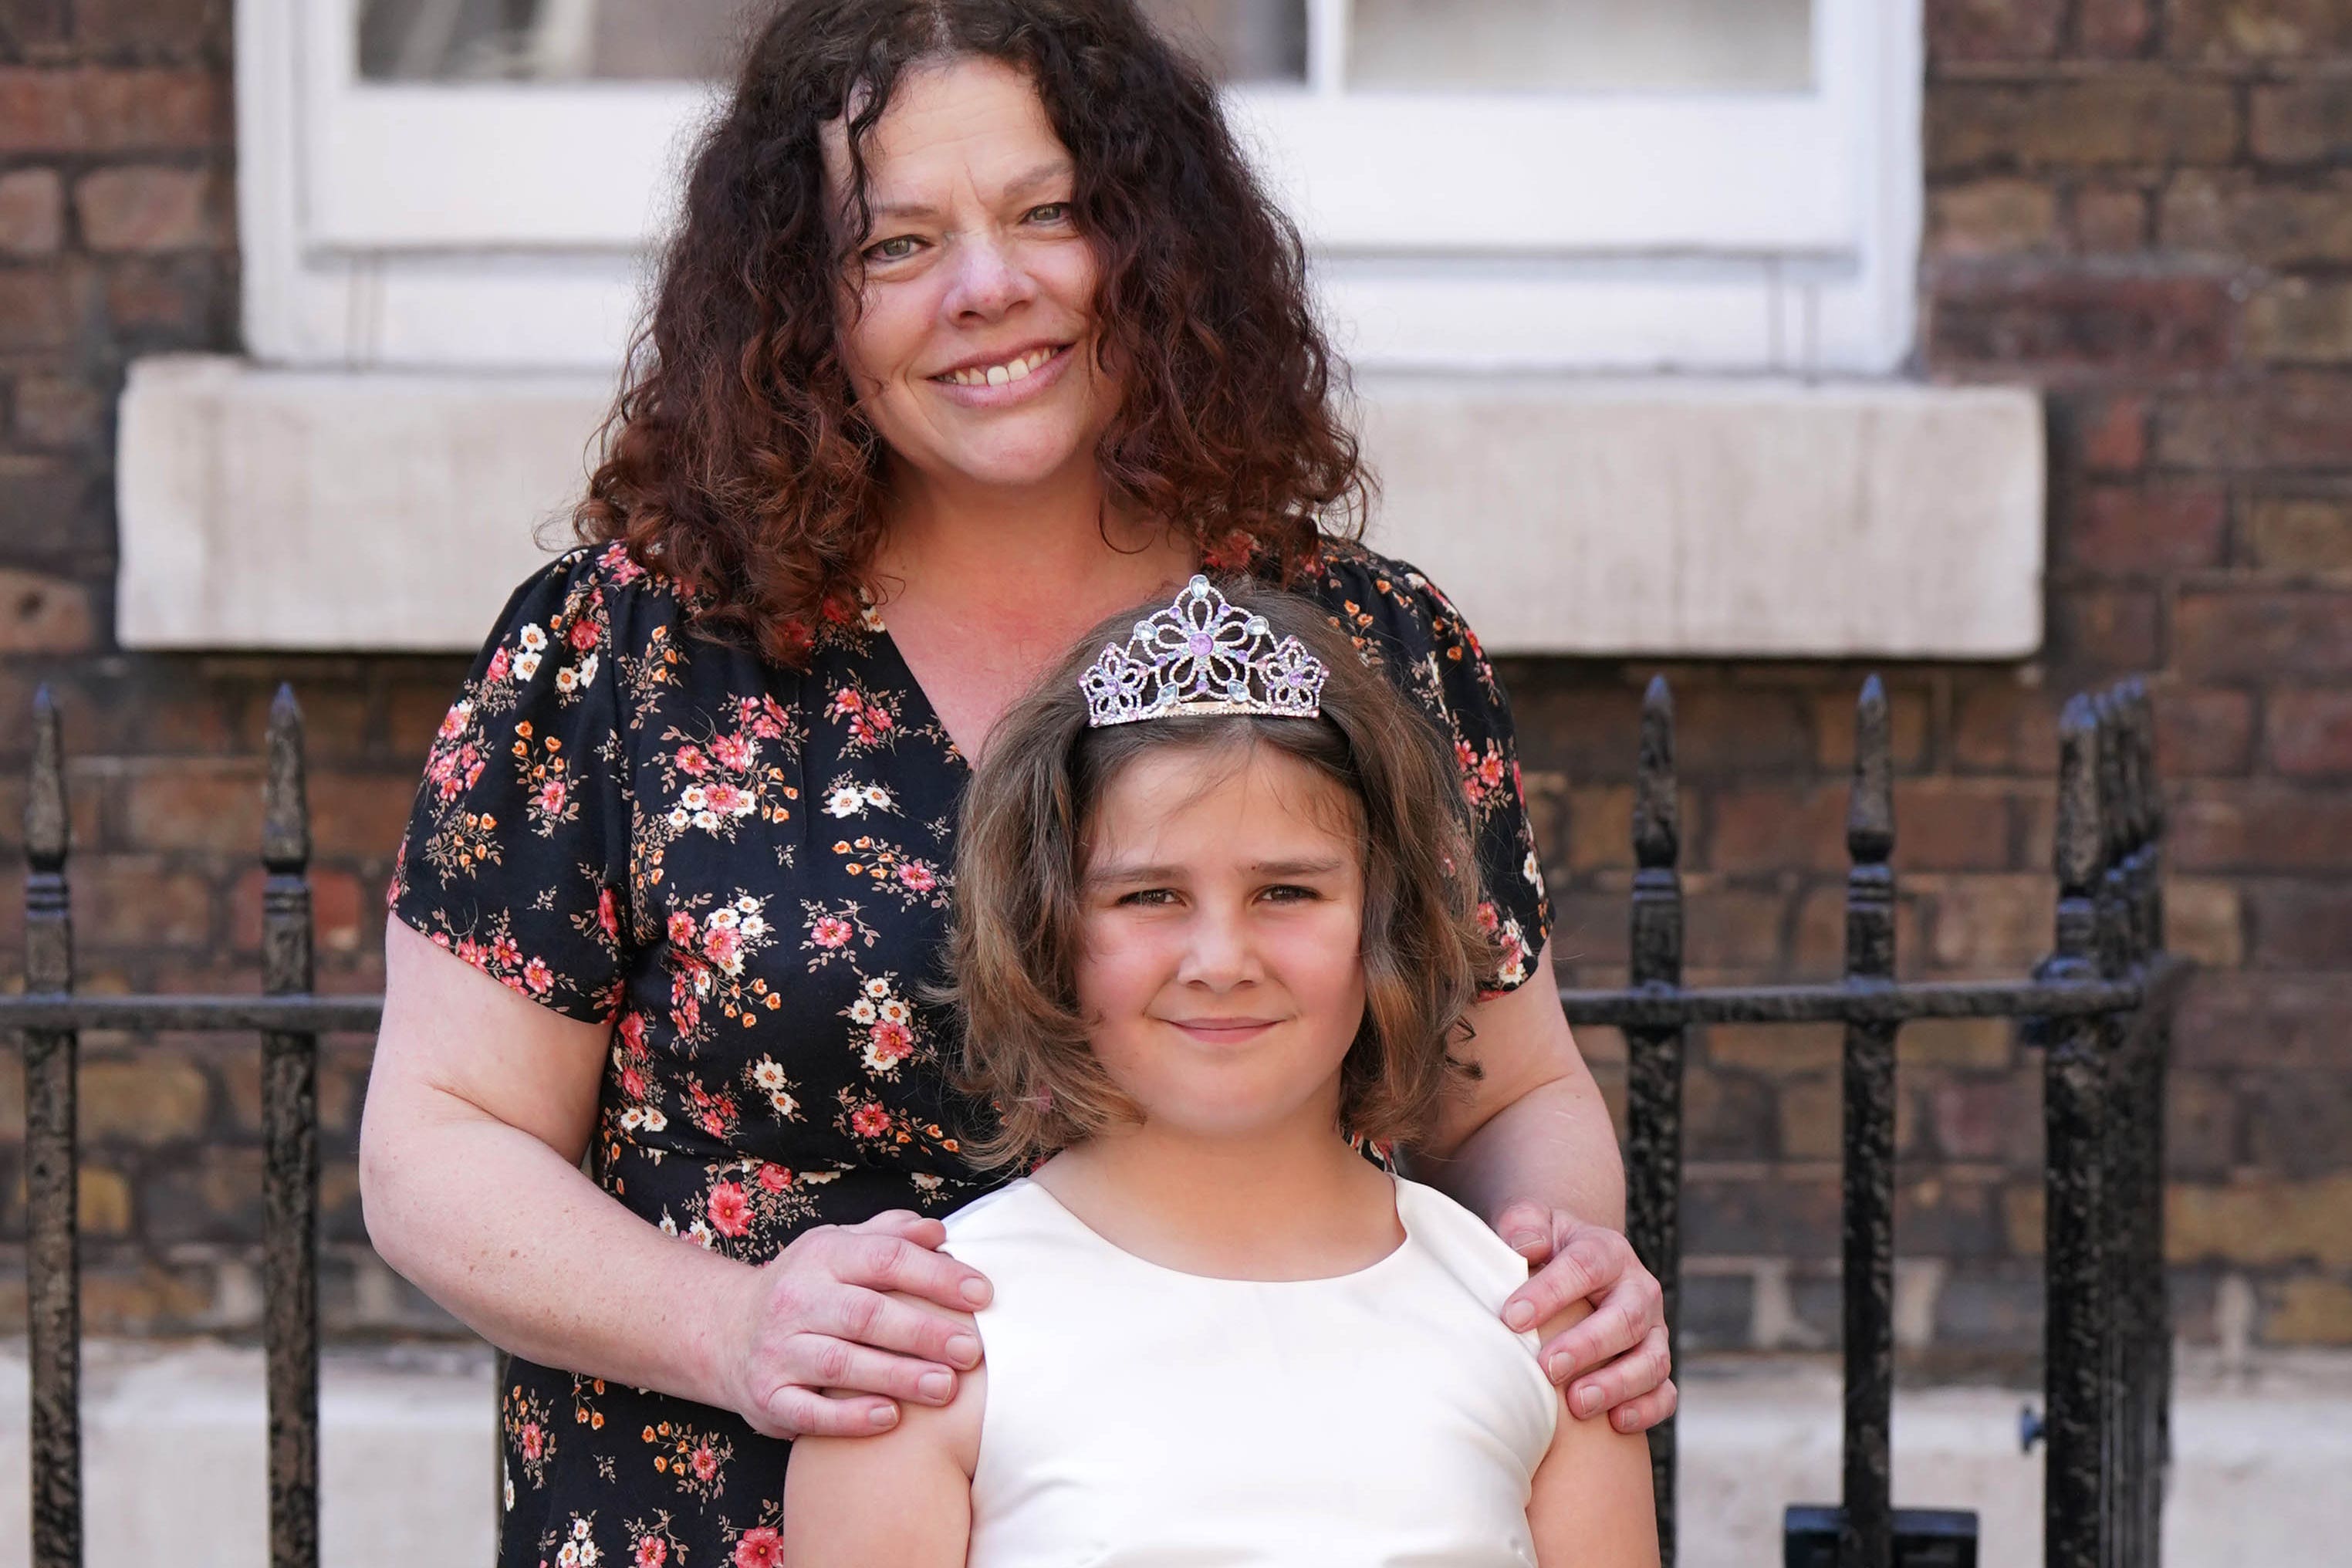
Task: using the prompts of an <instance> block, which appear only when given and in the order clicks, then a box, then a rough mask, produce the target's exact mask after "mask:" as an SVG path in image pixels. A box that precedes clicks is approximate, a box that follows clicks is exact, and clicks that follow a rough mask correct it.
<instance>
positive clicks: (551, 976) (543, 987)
mask: <svg viewBox="0 0 2352 1568" xmlns="http://www.w3.org/2000/svg"><path fill="white" fill-rule="evenodd" d="M522 983H523V984H525V985H528V986H530V988H531V991H532V993H533V994H536V995H541V996H544V995H546V994H548V993H549V992H550V991H552V990H553V989H554V988H555V972H554V971H553V970H551V969H550V968H548V967H547V960H545V959H543V958H534V959H532V960H531V961H530V963H526V964H524V965H523V968H522Z"/></svg>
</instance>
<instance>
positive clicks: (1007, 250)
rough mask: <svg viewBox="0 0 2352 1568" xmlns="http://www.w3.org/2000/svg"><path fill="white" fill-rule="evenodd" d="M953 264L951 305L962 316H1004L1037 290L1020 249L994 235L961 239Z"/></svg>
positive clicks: (955, 250)
mask: <svg viewBox="0 0 2352 1568" xmlns="http://www.w3.org/2000/svg"><path fill="white" fill-rule="evenodd" d="M951 265H952V266H953V268H954V269H955V271H954V282H953V285H952V286H951V287H950V289H949V291H948V300H947V304H948V309H949V310H950V311H951V312H953V313H954V314H956V315H959V316H980V317H994V316H1001V315H1003V313H1004V312H1005V311H1006V310H1010V309H1011V308H1012V307H1013V306H1014V305H1017V304H1019V303H1021V302H1022V301H1023V300H1026V299H1028V298H1029V296H1030V295H1031V294H1032V293H1033V292H1034V285H1033V283H1032V281H1031V279H1030V277H1029V271H1028V268H1026V267H1025V266H1024V265H1023V262H1022V258H1021V255H1020V252H1019V250H1018V248H1017V247H1013V246H1010V245H1007V244H1006V243H1005V242H1004V241H1003V238H1001V237H998V236H996V235H993V234H985V233H983V234H979V235H973V236H969V237H963V238H961V239H959V240H958V241H957V242H956V246H955V249H954V252H953V256H952V260H951Z"/></svg>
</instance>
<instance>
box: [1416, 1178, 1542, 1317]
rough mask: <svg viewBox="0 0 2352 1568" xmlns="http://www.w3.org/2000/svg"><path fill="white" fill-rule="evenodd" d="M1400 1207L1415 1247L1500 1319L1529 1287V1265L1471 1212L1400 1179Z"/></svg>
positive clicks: (1430, 1191) (1423, 1186) (1432, 1188)
mask: <svg viewBox="0 0 2352 1568" xmlns="http://www.w3.org/2000/svg"><path fill="white" fill-rule="evenodd" d="M1396 1184H1397V1206H1398V1209H1399V1211H1400V1212H1401V1213H1402V1217H1403V1219H1404V1226H1405V1231H1406V1233H1407V1234H1408V1235H1410V1236H1411V1237H1412V1241H1413V1244H1414V1245H1415V1246H1416V1247H1420V1248H1422V1250H1423V1251H1424V1252H1426V1253H1428V1254H1429V1255H1430V1256H1431V1257H1432V1258H1433V1259H1434V1260H1435V1261H1436V1263H1437V1265H1438V1267H1439V1268H1442V1269H1444V1271H1445V1272H1446V1273H1447V1274H1449V1275H1451V1276H1453V1278H1454V1279H1455V1280H1457V1281H1458V1282H1459V1283H1461V1284H1462V1285H1463V1286H1464V1288H1465V1289H1467V1290H1468V1291H1469V1292H1470V1293H1471V1294H1472V1295H1473V1296H1475V1297H1476V1298H1477V1299H1478V1300H1480V1301H1481V1302H1482V1303H1485V1304H1486V1305H1487V1306H1489V1307H1491V1308H1493V1310H1495V1311H1496V1313H1500V1312H1501V1311H1502V1310H1503V1303H1504V1302H1505V1301H1507V1300H1509V1299H1510V1295H1511V1292H1512V1291H1514V1290H1517V1289H1518V1288H1519V1287H1520V1286H1522V1285H1524V1284H1526V1283H1527V1282H1528V1260H1527V1259H1526V1258H1522V1257H1520V1256H1519V1255H1518V1254H1517V1253H1516V1252H1514V1251H1512V1250H1511V1248H1510V1245H1509V1244H1508V1243H1507V1242H1506V1241H1504V1239H1503V1238H1502V1237H1499V1236H1496V1234H1495V1232H1494V1228H1493V1227H1492V1226H1489V1225H1487V1223H1486V1221H1485V1220H1483V1219H1480V1218H1479V1217H1478V1216H1477V1215H1475V1214H1473V1213H1472V1212H1471V1211H1470V1210H1468V1209H1466V1208H1465V1207H1463V1206H1462V1205H1460V1204H1458V1203H1456V1202H1454V1200H1453V1199H1452V1198H1450V1197H1447V1196H1446V1195H1445V1194H1444V1193H1441V1192H1439V1191H1438V1190H1437V1189H1436V1188H1435V1187H1432V1186H1427V1185H1424V1184H1422V1183H1420V1182H1416V1181H1412V1180H1411V1179H1409V1178H1407V1177H1403V1176H1399V1177H1398V1178H1397V1179H1396Z"/></svg>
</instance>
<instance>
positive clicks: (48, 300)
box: [0, 267, 74, 353]
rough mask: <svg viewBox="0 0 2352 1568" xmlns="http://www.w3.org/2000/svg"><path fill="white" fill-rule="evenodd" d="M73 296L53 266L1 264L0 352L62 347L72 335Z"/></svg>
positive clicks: (62, 276)
mask: <svg viewBox="0 0 2352 1568" xmlns="http://www.w3.org/2000/svg"><path fill="white" fill-rule="evenodd" d="M72 299H73V296H72V291H71V290H70V289H68V288H67V286H66V279H65V276H64V275H63V274H62V273H60V272H58V270H57V269H56V268H50V267H6V268H0V353H22V352H25V351H26V350H37V349H55V348H61V347H63V346H64V345H65V344H66V343H67V342H69V341H71V339H72V336H73V330H74V319H73V316H74V312H73V304H72Z"/></svg>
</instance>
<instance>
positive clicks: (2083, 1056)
mask: <svg viewBox="0 0 2352 1568" xmlns="http://www.w3.org/2000/svg"><path fill="white" fill-rule="evenodd" d="M2152 731H2153V721H2152V716H2151V713H2150V710H2149V705H2148V700H2147V693H2146V691H2145V690H2144V689H2142V688H2141V687H2140V686H2139V685H2138V683H2137V682H2126V683H2125V684H2124V685H2122V686H2119V687H2117V688H2116V689H2114V690H2112V691H2109V692H2107V693H2105V694H2102V695H2100V696H2098V697H2095V698H2088V697H2078V698H2076V699H2074V701H2072V702H2071V703H2069V704H2068V705H2067V707H2066V710H2065V713H2064V716H2063V721H2062V722H2061V725H2060V740H2061V754H2060V758H2059V783H2058V817H2057V833H2056V845H2055V851H2054V864H2055V868H2056V872H2057V878H2058V912H2057V921H2056V926H2057V930H2056V934H2055V941H2054V946H2053V955H2052V957H2051V958H2049V959H2048V960H2047V961H2046V962H2044V963H2042V965H2041V966H2040V968H2039V969H2037V970H2036V972H2035V973H2034V974H2033V975H2032V977H2031V978H2027V979H2022V980H2016V981H2000V982H1975V981H1968V982H1946V983H1936V984H1926V983H1904V982H1898V981H1896V980H1895V978H1894V974H1895V876H1894V872H1893V870H1892V869H1891V868H1890V867H1889V865H1888V860H1889V858H1890V856H1891V855H1892V853H1893V850H1894V847H1895V814H1894V793H1893V775H1894V769H1893V764H1892V761H1891V752H1890V747H1889V743H1888V735H1887V711H1886V698H1885V691H1884V689H1882V688H1881V686H1880V684H1879V682H1878V681H1877V679H1875V678H1873V679H1871V680H1870V681H1868V682H1867V683H1866V684H1865V685H1864V689H1863V693H1862V699H1861V704H1860V710H1859V713H1858V718H1857V722H1856V726H1855V742H1854V776H1853V794H1852V796H1851V800H1850V805H1849V808H1848V814H1847V827H1846V842H1847V847H1848V851H1849V854H1850V857H1851V861H1852V864H1851V867H1850V869H1849V870H1848V873H1847V879H1846V962H1845V973H1844V975H1843V978H1842V979H1841V980H1838V981H1836V982H1832V983H1825V984H1811V985H1759V986H1716V987H1707V988H1685V986H1684V985H1683V984H1682V983H1681V981H1682V961H1683V931H1684V914H1683V893H1682V885H1681V879H1680V873H1679V872H1678V870H1677V868H1676V866H1677V861H1678V858H1679V854H1680V843H1681V834H1680V824H1679V816H1678V806H1677V798H1678V795H1677V784H1676V780H1675V735H1674V710H1673V702H1672V699H1671V697H1670V696H1669V694H1668V692H1667V689H1666V686H1665V684H1664V681H1663V680H1660V681H1654V682H1653V683H1652V684H1651V687H1650V690H1649V693H1648V696H1647V698H1646V700H1644V703H1643V713H1642V736H1641V754H1640V761H1639V768H1638V784H1637V789H1636V794H1635V810H1634V821H1633V851H1634V859H1635V865H1636V869H1635V872H1634V879H1633V906H1632V921H1633V949H1632V968H1631V974H1630V982H1631V983H1630V984H1628V985H1627V986H1626V987H1624V988H1622V989H1619V990H1597V991H1596V990H1570V991H1563V992H1561V994H1560V1001H1561V1004H1562V1005H1563V1006H1564V1007H1565V1008H1566V1010H1567V1013H1568V1016H1569V1020H1570V1023H1572V1024H1584V1025H1610V1026H1616V1027H1619V1028H1621V1029H1622V1030H1623V1031H1624V1034H1625V1037H1626V1041H1627V1046H1628V1051H1629V1058H1628V1077H1627V1091H1626V1120H1627V1127H1626V1140H1625V1144H1626V1148H1625V1152H1626V1168H1627V1184H1628V1203H1629V1209H1630V1217H1629V1224H1628V1229H1629V1231H1630V1233H1631V1235H1632V1237H1633V1245H1634V1247H1635V1248H1636V1249H1637V1250H1638V1251H1639V1252H1640V1254H1641V1256H1642V1258H1643V1261H1644V1262H1645V1263H1646V1264H1647V1265H1648V1266H1649V1268H1651V1269H1652V1270H1653V1271H1654V1273H1655V1274H1656V1275H1657V1276H1658V1278H1659V1279H1660V1280H1662V1281H1663V1282H1664V1286H1665V1290H1666V1301H1667V1319H1668V1327H1669V1332H1670V1333H1672V1332H1675V1331H1677V1330H1678V1325H1679V1322H1680V1299H1681V1290H1680V1285H1681V1274H1682V1246H1681V1239H1680V1232H1679V1227H1678V1223H1677V1215H1678V1212H1679V1208H1680V1203H1681V1187H1682V1171H1683V1158H1682V1083H1683V1072H1684V1062H1685V1038H1686V1035H1687V1031H1688V1030H1689V1028H1690V1027H1691V1026H1693V1025H1702V1024H1729V1023H1749V1024H1771V1023H1780V1024H1795V1023H1814V1022H1823V1021H1832V1020H1833V1021H1837V1022H1840V1023H1843V1025H1844V1026H1845V1047H1844V1080H1843V1100H1844V1144H1843V1148H1844V1154H1843V1210H1844V1226H1843V1230H1844V1244H1843V1301H1844V1360H1845V1373H1844V1469H1843V1501H1842V1503H1841V1504H1839V1505H1837V1506H1835V1507H1813V1508H1792V1509H1791V1510H1790V1519H1789V1524H1788V1530H1787V1534H1788V1543H1787V1552H1788V1555H1787V1559H1786V1561H1787V1562H1788V1563H1791V1564H1797V1563H1804V1564H1808V1565H1810V1564H1813V1563H1822V1564H1829V1563H1834V1564H1836V1565H1837V1568H1894V1565H1895V1564H1896V1563H1937V1564H1953V1565H1959V1564H1973V1563H1974V1561H1975V1557H1974V1533H1975V1531H1974V1523H1973V1520H1972V1519H1971V1518H1970V1517H1969V1516H1968V1515H1965V1514H1953V1513H1949V1512H1934V1513H1930V1512H1925V1511H1922V1512H1918V1513H1916V1514H1915V1513H1913V1512H1912V1511H1911V1510H1899V1511H1898V1510H1895V1509H1894V1508H1893V1507H1892V1506H1891V1502H1890V1496H1889V1478H1890V1472H1891V1463H1890V1458H1889V1449H1888V1415H1889V1409H1890V1405H1891V1403H1892V1396H1893V1386H1894V1331H1893V1322H1894V1301H1893V1296H1894V1284H1893V1282H1894V1253H1895V1237H1894V1212H1895V1201H1894V1194H1895V1160H1894V1128H1895V1035H1896V1032H1897V1031H1898V1030H1899V1029H1900V1028H1901V1026H1903V1025H1904V1024H1905V1023H1906V1022H1908V1021H1910V1020H1912V1019H1916V1018H1950V1017H2011V1018H2017V1019H2020V1020H2021V1021H2022V1022H2023V1023H2024V1024H2025V1026H2026V1029H2027V1037H2028V1038H2029V1039H2030V1040H2032V1041H2034V1042H2036V1043H2038V1044H2040V1045H2042V1047H2045V1058H2044V1060H2045V1081H2046V1088H2045V1099H2044V1103H2045V1115H2046V1118H2047V1121H2048V1131H2049V1138H2048V1148H2047V1152H2046V1154H2045V1160H2046V1181H2047V1194H2048V1201H2047V1225H2046V1240H2045V1252H2046V1257H2047V1269H2048V1272H2047V1281H2048V1282H2047V1292H2048V1328H2047V1340H2046V1368H2045V1377H2046V1387H2047V1404H2048V1413H2047V1416H2046V1418H2045V1420H2044V1423H2043V1430H2044V1433H2045V1435H2046V1438H2047V1443H2048V1447H2047V1452H2046V1455H2045V1463H2046V1466H2047V1477H2048V1479H2047V1483H2046V1501H2045V1517H2044V1526H2043V1528H2044V1536H2045V1541H2046V1543H2047V1545H2046V1560H2047V1565H2048V1568H2154V1565H2155V1564H2156V1563H2157V1561H2158V1517H2159V1513H2160V1510H2161V1507H2162V1496H2163V1471H2164V1463H2165V1459H2166V1458H2167V1454H2168V1393H2169V1388H2170V1365H2169V1346H2170V1332H2169V1325H2168V1319H2167V1315H2166V1309H2165V1298H2164V1279H2163V1247H2162V1179H2163V1168H2164V1162H2163V1151H2162V1147H2161V1143H2160V1137H2161V1128H2162V1122H2163V1118H2162V1114H2161V1110H2162V1104H2163V1093H2164V1065H2165V1058H2166V1054H2167V1049H2168V1021H2169V1012H2170V999H2171V996H2172V994H2173V992H2174V990H2175V986H2176V983H2177V981H2178V978H2179V971H2178V969H2177V967H2176V966H2175V965H2174V964H2173V963H2171V962H2170V961H2169V960H2168V958H2167V957H2166V955H2165V952H2164V942H2163V928H2164V920H2163V908H2162V900H2161V872H2162V865H2161V845H2162V827H2163V816H2162V810H2161V803H2160V799H2159V795H2158V788H2157V779H2156V770H2155V762H2154V746H2153V741H2152ZM268 753H269V766H268V781H267V784H266V785H265V795H266V799H265V816H264V829H263V842H262V861H263V865H264V867H265V868H266V870H267V872H268V879H267V881H266V882H265V884H264V889H263V991H264V994H262V995H259V996H80V995H75V994H73V939H72V926H71V922H70V919H69V913H68V898H67V882H66V858H67V849H68V842H67V840H68V832H67V824H68V813H67V806H66V787H65V767H64V752H63V747H62V744H61V742H60V739H59V731H58V714H57V710H56V709H55V707H54V706H53V705H52V703H51V701H50V700H49V697H48V694H47V692H46V691H44V692H42V693H41V695H40V696H39V697H38V699H37V701H36V704H35V710H34V718H33V776H32V788H31V792H30V795H28V797H27V804H26V838H25V842H26V858H27V862H28V865H27V868H26V882H25V907H26V971H25V978H26V990H25V994H22V995H16V996H0V1031H5V1032H15V1033H17V1034H19V1035H21V1036H22V1037H23V1039H24V1043H25V1071H26V1170H27V1183H26V1188H27V1190H26V1201H27V1226H28V1238H27V1239H28V1246H27V1249H26V1251H27V1257H28V1266H29V1268H30V1274H31V1278H30V1281H29V1300H30V1320H31V1321H30V1334H31V1344H30V1354H31V1372H32V1379H31V1382H32V1432H31V1436H32V1444H31V1456H32V1469H33V1476H32V1482H33V1489H32V1557H31V1561H32V1563H33V1564H34V1568H78V1565H79V1563H80V1561H81V1525H82V1498H81V1439H80V1426H79V1414H78V1409H79V1392H80V1386H79V1385H80V1324H79V1268H78V1264H77V1261H76V1242H77V1237H76V1215H75V1192H76V1173H75V1164H76V1150H75V1143H74V1131H73V1130H74V1073H75V1058H76V1041H77V1038H78V1036H79V1031H81V1030H83V1029H106V1030H125V1031H146V1030H165V1029H168V1030H202V1031H215V1032H221V1031H226V1032H231V1033H258V1034H259V1035H260V1036H261V1039H262V1060H263V1073H262V1098H263V1110H262V1119H263V1136H264V1140H265V1144H266V1153H265V1159H266V1163H265V1170H264V1178H263V1180H264V1185H265V1194H264V1207H263V1238H262V1247H263V1253H264V1258H265V1260H266V1276H265V1281H266V1292H265V1295H266V1303H267V1304H266V1316H265V1322H264V1338H265V1342H266V1346H267V1356H268V1382H269V1403H268V1423H269V1446H268V1452H269V1521H270V1563H271V1565H272V1568H316V1564H317V1563H318V1561H319V1549H318V1541H319V1532H318V1427H319V1417H318V1366H319V1310H318V1290H317V1232H318V1183H319V1156H318V1117H317V1097H316V1083H317V1061H318V1040H319V1037H320V1035H321V1034H332V1033H346V1032H349V1033H373V1031H374V1030H375V1028H376V1027H377V1026H378V1025H379V1023H380V1021H381V1018H382V1013H383V1001H382V998H380V997H358V996H333V997H330V996H320V995H316V994H312V993H311V989H310V987H311V979H312V975H311V918H310V886H309V881H308V878H307V870H308V864H309V859H310V817H309V813H308V809H307V807H306V805H305V803H304V792H303V778H302V721H301V715H300V712H299V709H298V708H297V707H296V705H295V702H294V698H293V694H292V693H291V691H289V690H286V689H281V690H280V691H279V693H278V699H277V701H276V702H275V704H274V705H273V706H272V708H271V710H270V722H269V739H268ZM1651 1454H1652V1462H1653V1469H1654V1479H1655V1484H1656V1488H1657V1500H1658V1521H1659V1528H1660V1531H1661V1532H1662V1534H1663V1537H1664V1548H1665V1561H1666V1563H1668V1564H1671V1563H1673V1562H1674V1556H1675V1544H1674V1543H1675V1428H1674V1425H1673V1423H1671V1422H1669V1423H1668V1424H1667V1425H1666V1426H1663V1427H1661V1428H1659V1429H1658V1430H1656V1431H1654V1433H1652V1435H1651Z"/></svg>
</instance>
